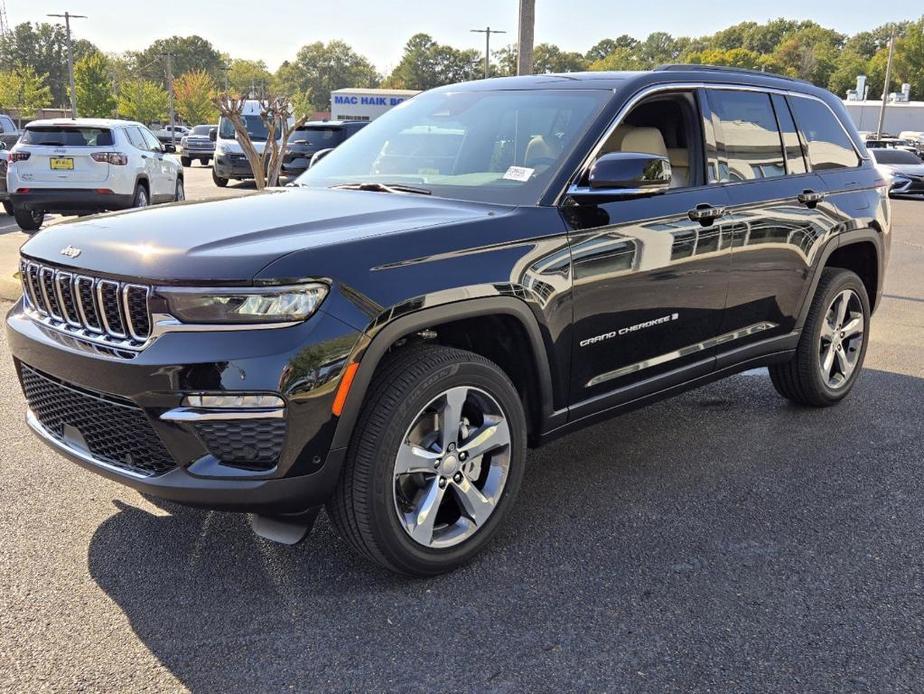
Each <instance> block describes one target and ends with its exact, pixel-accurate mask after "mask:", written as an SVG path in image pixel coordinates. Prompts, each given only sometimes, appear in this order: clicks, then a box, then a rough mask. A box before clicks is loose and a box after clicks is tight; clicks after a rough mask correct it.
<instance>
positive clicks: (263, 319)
mask: <svg viewBox="0 0 924 694" xmlns="http://www.w3.org/2000/svg"><path fill="white" fill-rule="evenodd" d="M157 293H158V294H159V295H160V296H161V297H163V299H164V300H165V301H166V302H167V307H168V310H169V312H170V314H171V315H172V316H173V317H174V318H177V319H179V320H181V321H183V322H184V323H214V324H221V323H290V322H294V321H303V320H306V319H307V318H308V317H309V316H311V314H313V313H314V312H315V311H317V309H318V306H320V305H321V302H322V301H323V300H324V297H325V296H327V285H326V284H300V285H297V286H289V287H242V288H240V289H236V288H235V289H207V288H195V289H192V288H186V287H183V288H172V287H163V288H159V289H158V290H157Z"/></svg>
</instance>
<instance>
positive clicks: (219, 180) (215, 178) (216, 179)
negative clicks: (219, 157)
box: [212, 169, 228, 188]
mask: <svg viewBox="0 0 924 694" xmlns="http://www.w3.org/2000/svg"><path fill="white" fill-rule="evenodd" d="M212 180H213V181H214V182H215V185H216V186H218V187H219V188H224V187H225V186H226V185H228V179H227V178H222V177H221V176H219V175H218V174H216V173H215V169H212Z"/></svg>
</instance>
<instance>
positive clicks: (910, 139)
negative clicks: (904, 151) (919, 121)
mask: <svg viewBox="0 0 924 694" xmlns="http://www.w3.org/2000/svg"><path fill="white" fill-rule="evenodd" d="M898 136H899V137H900V138H901V139H902V140H904V141H905V142H907V143H908V144H909V145H911V146H912V147H914V148H915V149H916V150H917V152H918V156H920V157H921V158H922V159H924V131H920V130H903V131H902V132H900V133H899V134H898Z"/></svg>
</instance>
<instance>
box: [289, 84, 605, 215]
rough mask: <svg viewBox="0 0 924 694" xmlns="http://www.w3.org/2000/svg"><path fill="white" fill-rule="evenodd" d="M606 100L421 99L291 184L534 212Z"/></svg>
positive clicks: (539, 96)
mask: <svg viewBox="0 0 924 694" xmlns="http://www.w3.org/2000/svg"><path fill="white" fill-rule="evenodd" d="M608 96H609V94H608V92H605V91H577V90H574V91H570V90H569V91H564V90H563V91H554V90H542V91H538V90H537V91H464V92H449V91H437V92H431V93H426V94H421V95H419V96H416V97H414V98H413V99H410V100H408V101H406V102H404V104H402V105H400V106H397V107H395V108H393V109H392V110H391V111H389V112H388V113H386V114H385V115H383V116H382V117H380V118H378V119H377V120H375V121H373V122H372V123H370V124H369V125H367V126H366V127H365V128H363V129H362V130H361V131H360V132H358V133H357V134H355V135H353V136H352V137H351V138H349V139H348V140H347V141H346V142H344V143H343V144H342V145H340V146H339V147H338V148H337V149H335V150H334V151H333V152H332V153H331V154H330V155H328V156H327V157H325V158H324V159H323V160H321V161H320V162H318V163H317V164H316V165H315V166H313V167H312V168H310V169H309V170H308V171H306V172H305V173H304V174H302V175H301V176H300V177H299V178H298V179H297V183H298V184H299V185H307V186H316V187H330V186H334V185H344V184H349V183H390V184H398V183H402V184H405V185H411V186H417V187H422V188H426V189H428V190H429V191H432V193H433V194H434V195H440V196H443V197H447V198H456V199H461V200H479V201H486V202H499V203H509V204H535V203H536V202H538V200H539V198H540V197H541V195H542V193H543V191H544V190H545V189H546V187H547V186H548V184H549V182H550V180H551V178H552V177H553V176H554V175H555V173H556V172H557V170H558V168H559V167H560V166H561V164H562V163H563V162H564V160H565V159H566V158H567V157H568V155H570V154H571V152H572V150H573V148H574V146H575V143H576V142H577V141H578V140H579V139H580V137H581V136H582V135H583V134H584V133H585V132H586V129H587V127H588V125H589V124H590V123H591V121H592V120H593V118H594V117H595V116H596V115H597V114H598V113H599V112H600V109H601V108H602V107H603V105H604V104H605V103H606V100H607V98H608Z"/></svg>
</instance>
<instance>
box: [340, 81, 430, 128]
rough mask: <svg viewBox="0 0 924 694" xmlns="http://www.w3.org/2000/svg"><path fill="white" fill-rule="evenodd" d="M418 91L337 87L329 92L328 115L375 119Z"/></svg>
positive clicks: (341, 117) (348, 118)
mask: <svg viewBox="0 0 924 694" xmlns="http://www.w3.org/2000/svg"><path fill="white" fill-rule="evenodd" d="M419 93H420V92H419V91H416V90H413V89H349V88H348V89H337V90H335V91H332V92H331V93H330V117H331V118H332V119H333V120H365V121H369V120H375V119H376V118H378V117H379V116H381V115H382V114H383V113H385V112H386V111H388V110H389V109H392V108H394V107H395V106H397V105H398V104H400V103H403V102H405V101H407V100H408V99H410V98H411V97H412V96H414V95H415V94H419Z"/></svg>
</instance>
